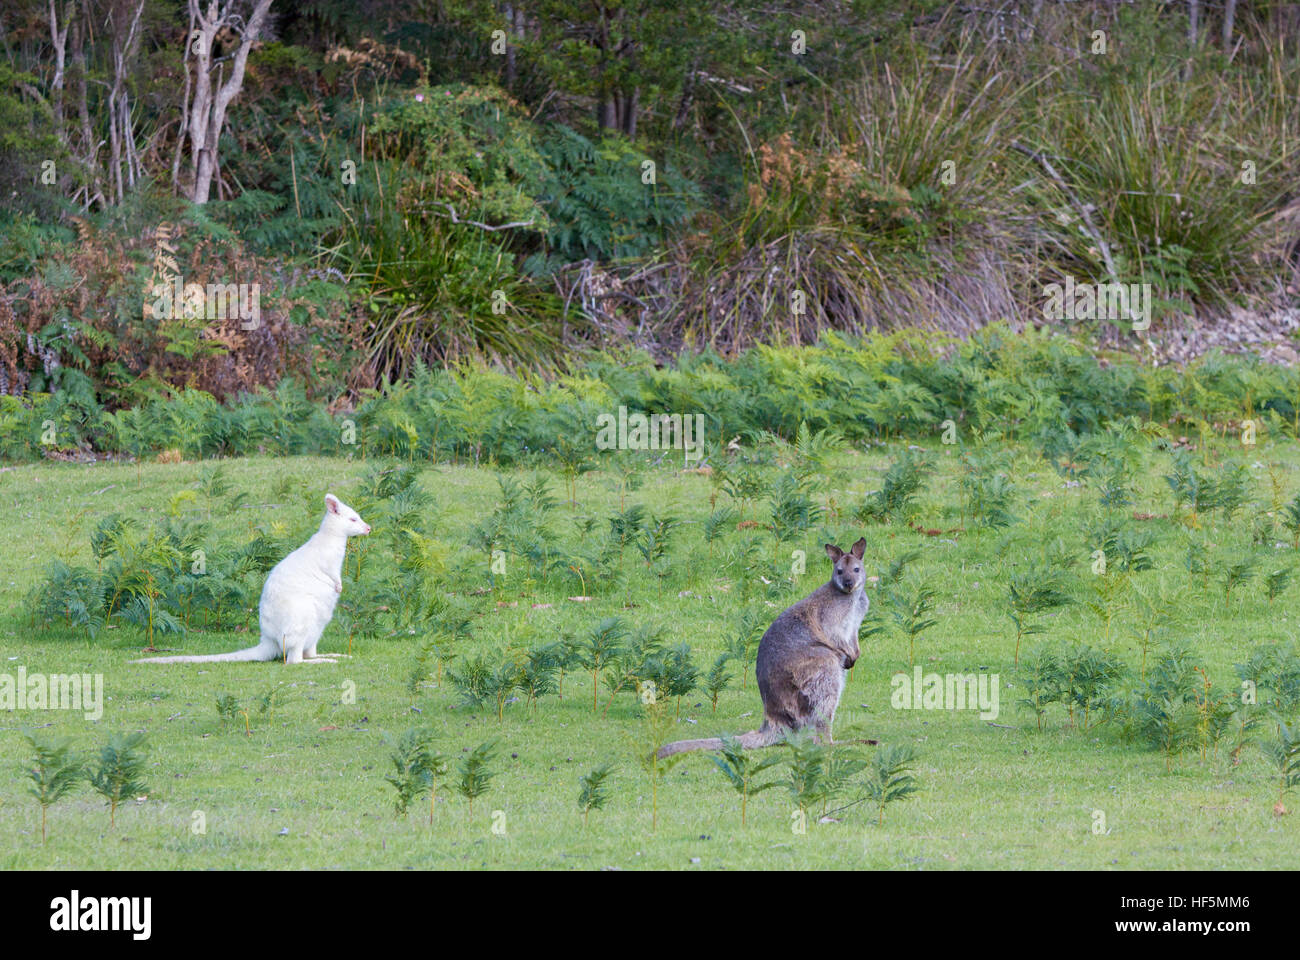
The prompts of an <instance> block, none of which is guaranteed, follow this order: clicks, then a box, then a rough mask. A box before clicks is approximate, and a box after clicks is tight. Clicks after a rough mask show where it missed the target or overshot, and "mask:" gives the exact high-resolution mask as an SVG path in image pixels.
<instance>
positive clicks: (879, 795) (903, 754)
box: [863, 744, 920, 826]
mask: <svg viewBox="0 0 1300 960" xmlns="http://www.w3.org/2000/svg"><path fill="white" fill-rule="evenodd" d="M915 762H916V749H915V748H914V747H912V746H910V745H908V746H885V745H884V744H881V745H880V746H878V747H877V748H876V751H875V753H874V754H872V758H871V765H870V767H869V768H868V771H869V772H868V775H867V777H866V779H865V782H864V785H863V786H864V791H865V793H866V796H867V798H868V799H870V800H871V801H872V802H874V803H875V804H876V825H877V826H879V825H880V824H882V823H884V821H885V807H886V806H887V805H889V804H891V803H895V802H897V801H899V800H906V799H908V798H909V797H911V796H914V795H915V794H916V792H917V791H918V790H919V789H920V785H919V784H918V783H917V780H916V777H915V776H913V774H912V765H913V764H914V763H915Z"/></svg>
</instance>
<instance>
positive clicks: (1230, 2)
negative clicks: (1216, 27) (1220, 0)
mask: <svg viewBox="0 0 1300 960" xmlns="http://www.w3.org/2000/svg"><path fill="white" fill-rule="evenodd" d="M1236 19H1237V0H1226V2H1225V3H1224V5H1223V49H1224V51H1225V52H1227V51H1229V50H1231V49H1232V25H1233V21H1234V20H1236Z"/></svg>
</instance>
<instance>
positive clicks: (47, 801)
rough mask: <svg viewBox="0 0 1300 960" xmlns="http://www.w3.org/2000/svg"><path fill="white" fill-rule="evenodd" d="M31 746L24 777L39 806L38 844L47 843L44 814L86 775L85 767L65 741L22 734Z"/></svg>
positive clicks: (32, 734)
mask: <svg viewBox="0 0 1300 960" xmlns="http://www.w3.org/2000/svg"><path fill="white" fill-rule="evenodd" d="M24 739H25V740H26V741H27V743H28V744H29V745H30V746H31V749H32V756H31V759H30V760H29V761H28V764H29V766H28V768H27V779H29V780H30V781H31V786H29V787H28V788H27V792H28V793H30V794H31V795H32V796H33V797H35V798H36V802H37V803H38V804H40V807H41V843H42V844H44V843H45V842H46V837H47V834H46V828H45V822H46V814H47V812H48V811H49V808H50V807H52V806H53V805H54V804H56V803H58V802H59V801H60V800H62V799H63V797H64V796H65V795H67V794H68V793H69V792H70V791H71V790H72V789H73V788H75V787H76V785H77V783H78V782H79V781H80V780H81V779H82V777H84V776H85V766H84V764H83V763H82V762H81V760H80V759H79V758H78V757H77V755H76V754H74V753H73V752H72V748H71V746H70V744H69V742H68V741H67V740H48V739H45V738H43V737H39V736H37V734H35V733H28V734H24Z"/></svg>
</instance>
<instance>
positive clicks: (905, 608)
mask: <svg viewBox="0 0 1300 960" xmlns="http://www.w3.org/2000/svg"><path fill="white" fill-rule="evenodd" d="M936 596H938V594H937V593H936V592H935V591H934V590H933V589H931V588H930V587H924V586H923V587H918V588H917V589H916V590H915V591H914V592H913V593H912V594H911V595H910V596H907V597H903V598H895V601H894V602H893V603H891V604H890V607H889V609H890V611H891V612H892V613H893V615H894V620H895V622H896V623H897V624H898V628H899V630H901V631H902V632H903V633H904V634H906V636H907V665H908V666H909V667H911V666H912V665H914V664H915V663H916V638H917V637H919V636H920V635H921V634H922V633H924V632H925V631H926V630H929V629H930V628H931V627H933V626H934V625H935V624H936V623H938V622H939V621H938V620H935V619H934V618H933V617H930V616H929V614H930V613H932V612H934V601H935V597H936Z"/></svg>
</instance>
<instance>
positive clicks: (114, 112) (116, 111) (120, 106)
mask: <svg viewBox="0 0 1300 960" xmlns="http://www.w3.org/2000/svg"><path fill="white" fill-rule="evenodd" d="M125 12H126V11H125V9H123V8H121V7H119V8H117V9H114V10H112V11H111V12H110V13H109V18H108V22H109V27H110V29H111V30H112V32H113V41H112V60H113V85H112V87H110V89H109V94H108V142H109V156H110V161H109V163H110V167H111V169H110V170H109V173H110V175H111V177H112V184H113V193H114V202H115V203H121V202H122V201H123V200H124V199H125V198H126V188H127V187H128V186H134V185H135V182H136V172H137V170H138V168H139V162H140V161H139V157H138V156H137V154H136V151H135V133H134V131H133V129H132V126H131V106H130V96H129V94H128V93H127V90H126V76H127V72H128V70H129V69H130V64H131V61H132V60H133V59H134V58H135V51H136V50H137V49H138V47H139V46H140V15H141V14H142V13H144V0H139V3H137V4H136V7H135V13H134V14H133V15H132V16H131V22H130V26H127V27H125V28H124V25H123V24H122V22H121V19H120V17H119V13H125ZM123 163H125V164H126V179H125V181H124V180H123V178H122V164H123Z"/></svg>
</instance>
